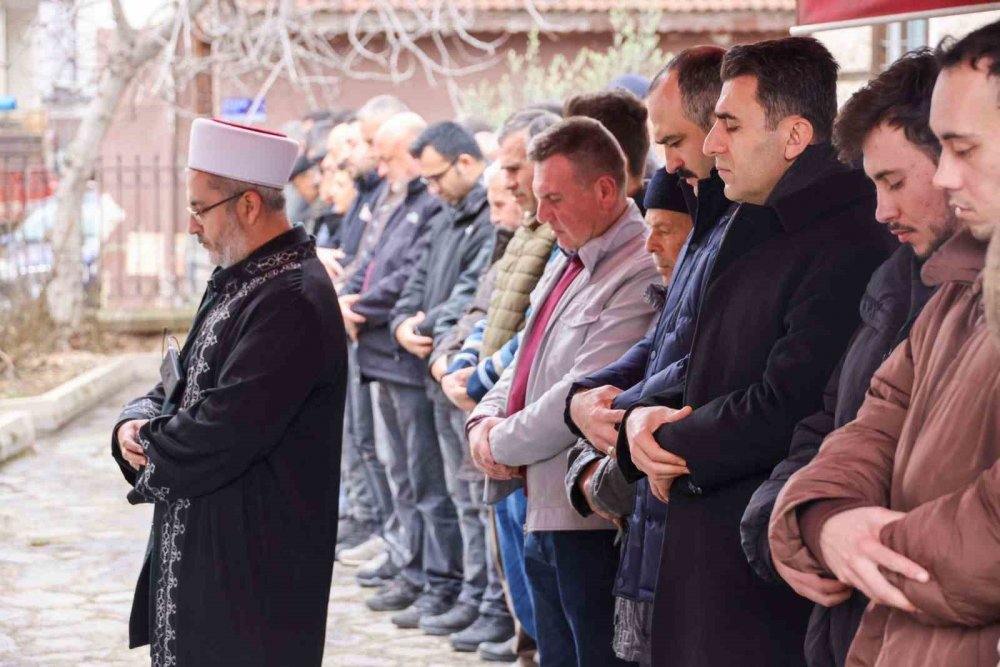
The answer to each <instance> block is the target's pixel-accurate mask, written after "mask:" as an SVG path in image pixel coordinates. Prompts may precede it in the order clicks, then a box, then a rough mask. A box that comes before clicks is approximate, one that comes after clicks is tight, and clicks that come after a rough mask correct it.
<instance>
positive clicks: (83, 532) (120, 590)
mask: <svg viewBox="0 0 1000 667" xmlns="http://www.w3.org/2000/svg"><path fill="white" fill-rule="evenodd" d="M144 389H145V387H144V386H141V385H140V386H133V387H130V388H129V389H127V390H126V391H124V392H122V393H121V394H120V395H118V396H115V397H113V398H112V399H111V400H109V401H107V402H106V404H105V405H103V406H102V407H100V408H98V409H95V410H93V411H91V412H89V413H88V414H85V415H83V416H82V417H80V418H78V419H77V420H75V421H74V422H72V423H71V424H69V425H68V426H67V427H65V428H64V429H63V430H62V431H60V432H59V433H57V434H55V435H54V436H52V437H48V438H45V439H42V440H40V441H39V442H38V443H37V444H36V447H35V451H34V452H33V453H30V454H27V455H25V456H22V457H20V458H18V459H16V460H13V461H8V462H7V463H6V464H0V666H3V667H15V666H17V667H19V666H21V665H45V667H109V666H117V665H135V666H138V665H145V664H149V657H148V653H147V652H146V650H145V649H136V650H135V651H129V650H128V648H127V622H128V614H129V610H130V608H131V599H132V587H133V585H134V584H135V577H136V575H137V574H138V572H139V566H140V565H141V555H142V553H143V550H144V548H145V544H146V536H147V535H148V531H149V521H150V515H151V514H152V512H151V508H150V507H148V506H142V507H132V506H130V505H129V504H128V503H126V502H125V491H126V489H127V487H126V486H125V483H124V481H123V480H122V478H121V474H120V473H119V472H118V469H117V466H115V465H114V463H113V462H112V460H111V458H110V456H109V446H110V445H109V429H110V428H111V426H112V425H113V423H114V419H115V417H116V415H117V413H118V409H119V407H120V406H121V405H122V404H123V403H124V402H125V401H126V400H127V399H128V398H131V397H133V396H135V395H137V394H139V393H141V392H142V391H144ZM351 575H352V572H351V570H350V569H348V568H343V567H341V566H340V565H337V566H336V567H335V568H334V581H333V590H332V591H331V594H330V615H329V626H328V629H327V637H326V641H327V644H326V653H325V655H326V657H325V659H324V661H323V664H324V666H333V665H338V666H339V665H343V666H345V667H368V666H371V667H376V666H383V665H384V666H386V667H395V666H400V667H402V666H403V665H405V666H406V667H430V666H432V665H433V666H434V667H438V666H440V667H451V666H456V665H482V664H484V663H481V662H480V661H479V660H478V659H476V658H475V657H474V656H473V655H469V654H465V655H462V654H458V653H455V652H453V651H452V650H451V649H450V647H449V646H448V645H447V643H446V642H445V640H444V639H441V638H435V637H428V636H425V635H423V634H421V633H420V632H418V631H415V630H410V631H401V630H398V629H396V628H395V627H394V626H393V625H392V624H391V623H390V622H389V619H388V615H382V614H376V613H374V612H370V611H368V609H367V608H366V607H365V606H364V603H363V601H364V597H365V594H366V593H364V592H363V591H362V589H360V588H359V587H357V586H356V585H355V584H354V582H353V579H352V578H351Z"/></svg>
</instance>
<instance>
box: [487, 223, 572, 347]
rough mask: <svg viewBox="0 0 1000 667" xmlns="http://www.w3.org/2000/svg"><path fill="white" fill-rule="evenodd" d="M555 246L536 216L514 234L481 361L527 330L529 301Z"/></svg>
mask: <svg viewBox="0 0 1000 667" xmlns="http://www.w3.org/2000/svg"><path fill="white" fill-rule="evenodd" d="M554 243H555V236H554V235H553V234H552V229H551V228H550V227H549V226H548V225H547V224H544V223H540V222H538V220H537V219H535V216H534V215H530V216H527V217H526V218H525V219H524V222H523V223H521V226H520V227H518V228H517V231H516V232H514V238H512V239H511V240H510V243H509V244H508V245H507V250H506V251H505V252H504V254H503V257H501V258H500V260H499V263H498V267H497V277H496V287H495V288H494V289H493V296H492V297H490V309H489V311H488V313H487V315H486V329H485V331H483V346H482V348H481V349H480V351H479V358H480V359H485V358H486V357H488V356H490V355H491V354H493V353H494V352H496V351H497V350H499V349H500V348H501V347H503V346H504V344H506V343H507V341H508V340H510V339H511V338H513V337H514V335H515V334H516V333H517V332H518V331H520V330H521V328H522V327H523V326H524V311H525V310H526V309H527V308H528V297H530V296H531V290H533V289H535V285H536V284H537V283H538V279H539V278H541V277H542V272H543V271H544V270H545V265H546V264H547V263H548V261H549V255H550V254H551V253H552V245H553V244H554Z"/></svg>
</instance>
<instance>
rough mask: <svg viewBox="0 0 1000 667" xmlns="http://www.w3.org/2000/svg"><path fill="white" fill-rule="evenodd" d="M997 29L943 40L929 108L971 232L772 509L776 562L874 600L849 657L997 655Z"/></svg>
mask: <svg viewBox="0 0 1000 667" xmlns="http://www.w3.org/2000/svg"><path fill="white" fill-rule="evenodd" d="M998 36H1000V26H998V25H997V24H994V25H992V26H987V27H986V28H983V29H981V30H979V31H976V32H974V33H972V34H971V35H969V36H968V37H966V38H965V39H963V40H961V41H960V42H958V43H957V44H954V45H952V46H948V47H946V48H945V49H944V50H943V51H942V52H941V54H940V55H941V65H942V72H941V74H940V75H939V77H938V80H937V83H936V84H935V88H934V94H933V98H932V103H931V113H930V125H931V128H932V129H933V130H934V133H935V135H937V137H938V139H939V140H940V141H941V144H942V155H941V159H940V161H939V164H938V173H937V176H936V177H935V183H937V184H939V185H943V186H945V187H946V188H947V189H948V190H949V196H950V198H951V202H952V204H953V205H954V207H955V209H956V213H958V215H959V217H960V218H961V219H962V220H963V221H964V222H966V224H967V227H968V229H963V230H962V231H960V232H959V233H957V234H955V236H953V237H952V238H951V239H950V240H949V241H947V242H946V243H945V244H944V245H942V246H941V248H940V249H939V250H938V251H937V252H935V253H934V255H933V256H932V257H931V258H930V259H929V260H927V262H926V263H925V264H924V267H923V269H922V271H921V276H922V278H923V280H924V282H925V283H927V284H930V285H938V286H939V287H938V290H937V293H936V294H935V295H934V297H933V298H932V299H931V300H930V302H928V304H927V306H926V307H925V308H924V310H923V312H922V313H921V315H920V317H919V318H918V319H917V321H916V323H915V324H914V325H913V329H912V330H911V332H910V336H909V338H908V339H907V340H906V341H904V342H903V343H902V344H901V345H900V346H899V347H897V348H896V350H895V351H894V352H893V353H892V354H891V355H890V357H889V358H888V360H887V361H886V362H885V363H884V364H882V366H881V367H880V368H879V369H878V370H877V371H876V372H875V375H874V377H873V378H872V383H871V387H870V388H869V390H868V394H867V395H866V397H865V400H864V403H863V404H862V406H861V409H860V410H859V411H858V416H857V418H856V419H855V420H854V421H852V422H850V423H849V424H847V425H846V426H844V427H843V428H841V429H839V430H837V431H835V432H834V433H832V434H831V435H830V436H829V437H828V438H827V439H826V441H825V442H824V443H823V448H822V449H821V450H820V452H819V454H818V455H817V456H816V458H815V459H814V460H813V461H812V463H810V464H809V465H808V466H806V467H805V468H803V469H802V470H800V471H799V472H798V473H796V475H795V476H794V477H793V478H792V479H791V480H790V481H789V482H788V484H787V485H786V486H785V488H784V490H783V491H782V492H781V495H779V496H778V500H777V503H776V505H775V509H774V514H773V516H772V519H771V525H770V540H771V552H772V556H773V558H774V560H775V562H780V563H781V564H782V565H784V566H786V567H788V568H790V569H791V570H794V571H796V572H799V573H807V574H827V575H829V574H832V575H834V576H835V577H837V579H838V580H839V581H840V582H841V583H844V584H846V585H848V586H850V587H851V588H855V589H857V590H859V591H861V592H862V593H864V594H865V595H866V596H867V597H869V598H871V600H872V604H870V605H868V607H867V608H866V609H865V611H864V614H863V615H862V618H861V625H860V628H859V630H858V634H857V636H856V637H855V639H854V642H853V643H852V644H851V648H850V652H849V653H848V656H847V660H848V663H849V664H886V665H912V666H914V667H925V666H926V667H930V666H931V665H969V666H970V667H993V665H994V664H995V663H996V661H997V642H998V640H1000V616H998V614H997V610H998V609H1000V585H998V582H1000V559H998V558H997V554H998V553H1000V540H998V538H997V535H998V521H997V515H998V510H1000V500H998V499H1000V462H998V460H1000V421H998V420H997V414H998V409H1000V347H998V346H997V345H995V344H994V342H993V341H992V340H991V338H990V335H989V333H988V331H987V325H986V322H985V319H984V317H983V315H982V313H983V309H984V304H983V290H982V280H983V278H982V269H983V266H984V261H985V250H986V248H985V241H984V240H982V239H980V238H978V237H984V238H985V237H987V236H988V235H989V234H991V233H992V229H991V224H992V223H991V221H990V218H989V217H985V216H984V214H986V215H987V216H988V215H989V213H990V212H991V211H996V210H997V206H996V203H995V202H996V200H997V196H996V194H995V190H994V191H993V194H992V195H990V194H988V193H989V192H990V190H989V188H990V184H989V182H988V180H989V178H988V175H989V173H990V170H991V163H990V158H991V157H992V156H991V155H990V154H989V149H987V151H986V154H985V155H984V154H978V155H977V149H982V148H984V147H985V146H986V144H987V143H988V142H986V141H984V139H985V137H986V136H988V135H989V134H991V132H992V134H993V135H994V136H995V130H993V129H992V128H991V127H990V124H989V121H990V118H989V115H988V114H989V113H992V114H994V115H995V114H996V113H997V109H996V105H997V103H998V99H1000V83H998V82H1000V78H998V77H997V74H998V70H997V62H998V58H1000V39H997V37H998ZM977 83H978V84H980V85H984V86H986V89H985V90H982V89H976V88H975V84H977ZM957 84H965V85H957ZM967 99H972V100H975V101H977V102H978V104H976V103H973V104H971V105H970V104H967V103H966V100H967ZM970 111H971V114H970ZM983 112H985V113H983ZM977 119H978V120H981V121H985V123H986V124H985V125H980V124H978V123H976V122H974V121H975V120H977ZM970 121H972V122H970ZM995 127H996V125H995V124H994V125H993V128H995ZM984 131H985V135H984ZM993 155H995V151H994V153H993ZM984 158H985V159H984ZM994 164H995V163H994ZM970 167H972V168H970ZM993 173H994V174H995V173H996V172H995V171H994V172H993ZM984 176H985V177H986V178H984ZM994 185H995V184H994Z"/></svg>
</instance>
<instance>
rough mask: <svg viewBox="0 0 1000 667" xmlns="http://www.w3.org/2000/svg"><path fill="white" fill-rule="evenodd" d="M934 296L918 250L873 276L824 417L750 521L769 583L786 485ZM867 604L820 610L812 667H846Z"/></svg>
mask: <svg viewBox="0 0 1000 667" xmlns="http://www.w3.org/2000/svg"><path fill="white" fill-rule="evenodd" d="M934 292H935V288H932V287H927V286H926V285H924V284H923V283H922V282H920V263H919V262H918V261H917V258H916V256H915V255H914V254H913V250H912V249H911V248H910V246H903V247H901V248H899V249H897V250H896V252H895V253H893V255H892V256H891V257H890V258H889V259H888V260H887V261H886V262H885V263H884V264H883V265H882V266H880V267H879V268H878V270H877V271H876V272H875V273H874V274H873V275H872V279H871V280H870V281H869V283H868V287H867V289H866V290H865V295H864V297H863V298H862V299H861V308H860V313H861V326H860V327H858V330H857V332H856V333H855V334H854V338H853V339H852V341H851V345H850V346H849V347H848V348H847V352H845V353H844V357H843V358H842V359H841V360H840V364H839V366H838V367H837V370H836V371H835V372H834V374H833V376H832V377H831V378H830V381H829V382H828V383H827V386H826V392H825V394H824V396H823V409H822V410H820V411H819V412H816V413H815V414H813V415H810V416H809V417H807V418H806V419H803V420H802V421H800V422H799V423H798V425H797V426H796V427H795V434H794V435H793V436H792V446H791V450H790V451H789V454H788V458H786V459H785V460H784V461H782V462H781V463H779V464H778V465H777V467H775V469H774V471H773V472H772V473H771V477H770V478H769V479H768V480H767V481H766V482H764V483H763V484H762V485H761V486H760V488H759V489H757V491H756V492H755V493H754V494H753V497H752V498H751V499H750V504H749V505H748V506H747V509H746V512H744V514H743V520H742V522H741V524H740V532H741V535H742V538H743V551H744V552H746V555H747V559H748V560H749V562H750V565H751V566H752V567H753V568H754V571H756V572H757V574H758V575H760V577H761V578H763V579H765V580H767V581H780V578H779V577H778V574H777V572H775V570H774V564H773V562H772V561H771V550H770V547H769V545H768V540H767V526H768V523H769V522H770V520H771V511H772V510H773V509H774V502H775V500H776V499H777V497H778V494H779V493H780V492H781V489H782V487H784V485H785V482H787V481H788V478H789V477H791V476H792V475H793V474H794V473H795V472H796V471H798V470H799V469H800V468H803V467H805V466H806V465H807V464H808V463H809V462H810V461H812V459H813V457H815V456H816V453H817V452H818V451H819V448H820V445H822V444H823V439H824V438H825V437H826V436H827V435H828V434H829V433H831V432H832V431H834V430H835V429H838V428H840V427H841V426H843V425H845V424H847V423H848V422H850V421H852V420H853V419H854V418H855V417H856V416H857V414H858V410H859V409H860V407H861V404H862V402H864V399H865V394H866V393H867V392H868V387H869V385H870V384H871V379H872V375H874V374H875V371H876V370H877V369H878V367H879V366H881V365H882V362H883V361H885V360H886V359H887V358H888V357H889V354H891V353H892V351H893V350H894V349H895V348H896V346H897V345H899V343H901V342H902V341H903V340H905V339H906V338H907V337H908V336H909V335H910V327H911V326H912V325H913V322H914V320H916V319H917V316H918V315H919V314H920V311H921V310H923V308H924V306H925V305H926V304H927V301H928V300H929V299H930V298H931V296H932V295H933V294H934ZM867 604H868V599H867V598H866V597H865V596H864V595H862V594H861V593H859V592H858V591H855V592H854V594H853V595H852V596H851V598H850V599H848V600H847V601H846V602H844V603H842V604H839V605H837V606H836V607H832V608H827V607H822V606H819V605H817V606H816V607H815V608H814V609H813V613H812V616H811V617H810V619H809V629H808V630H807V632H806V642H805V646H806V660H807V662H808V664H809V666H810V667H835V666H836V667H843V665H844V663H845V661H846V659H847V651H848V649H850V647H851V641H853V639H854V635H855V634H856V633H857V630H858V625H859V624H860V622H861V614H862V613H863V612H864V610H865V606H866V605H867Z"/></svg>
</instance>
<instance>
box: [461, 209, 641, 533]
mask: <svg viewBox="0 0 1000 667" xmlns="http://www.w3.org/2000/svg"><path fill="white" fill-rule="evenodd" d="M644 243H645V226H644V224H643V220H642V215H641V214H640V213H639V209H638V208H637V207H636V205H635V204H634V203H633V202H631V201H629V204H628V208H627V209H626V210H625V212H624V213H623V214H622V216H621V217H620V218H619V219H618V221H617V222H615V224H614V225H613V226H612V227H611V228H610V229H609V230H608V231H607V232H605V233H604V235H603V236H601V237H599V238H596V239H594V240H592V241H590V242H589V243H587V244H586V245H584V246H583V247H582V248H581V249H580V251H579V255H580V259H581V260H582V261H583V266H584V268H583V270H582V271H581V272H580V275H578V276H577V277H576V279H575V280H574V281H573V283H572V284H571V285H570V286H569V289H568V290H566V292H565V294H563V297H562V299H560V301H559V304H558V306H557V307H556V310H555V312H553V314H552V317H551V319H550V320H549V323H548V327H547V328H546V330H545V332H544V335H543V338H542V341H541V344H540V346H539V348H538V352H537V354H536V355H535V358H534V361H533V363H532V366H531V374H530V376H529V379H528V387H527V395H526V405H525V408H524V410H522V411H520V412H518V413H517V414H516V415H514V416H513V417H511V418H509V419H505V420H504V421H503V422H502V423H500V424H498V425H497V426H496V427H494V429H493V430H492V431H491V433H490V445H491V447H492V451H493V457H494V459H495V460H496V461H497V462H498V463H503V464H506V465H509V466H527V473H526V486H527V495H528V517H527V530H531V531H548V530H595V529H613V528H615V526H614V525H613V524H611V523H610V522H607V521H605V520H604V519H601V518H600V517H597V516H590V517H587V518H584V517H581V516H580V515H579V514H578V513H577V512H576V511H575V510H574V509H573V507H572V506H571V505H570V503H569V500H567V498H566V491H565V488H564V486H563V479H564V478H565V476H566V467H567V459H566V456H567V453H568V451H569V449H570V447H572V446H573V443H574V442H576V436H574V435H573V434H572V433H571V432H570V430H569V428H568V427H567V426H566V424H565V423H564V421H563V410H564V408H565V405H566V394H567V393H568V392H569V388H570V386H571V385H572V384H573V382H575V381H576V380H578V379H579V378H581V377H583V376H585V375H587V374H589V373H592V372H594V371H596V370H599V369H601V368H604V367H605V366H607V365H608V364H610V363H611V362H613V361H616V360H617V359H618V358H619V357H620V356H621V355H622V354H624V352H625V351H626V350H627V349H628V348H629V347H631V346H632V345H633V344H634V343H635V342H636V341H637V340H639V339H640V338H641V337H642V335H643V334H644V333H645V332H646V330H647V329H648V327H649V324H650V322H651V321H652V318H653V315H654V311H653V308H652V307H651V306H650V305H649V304H647V303H646V301H645V300H644V299H643V294H644V293H645V291H646V286H647V285H649V284H650V283H652V282H655V281H656V280H657V273H656V267H655V266H654V264H653V261H652V259H651V258H650V257H649V255H648V254H647V253H646V250H645V248H644ZM566 262H567V259H566V258H565V257H560V258H558V259H556V260H554V261H553V262H552V263H551V264H550V265H549V267H548V268H547V269H546V271H545V273H544V274H543V276H542V279H541V280H540V281H539V283H538V286H537V287H536V288H535V290H534V291H533V292H532V294H531V306H532V312H533V313H537V312H538V310H539V305H540V304H541V302H542V301H543V300H544V299H545V297H547V296H548V293H549V291H550V290H551V289H552V288H553V287H554V286H555V284H556V283H557V282H558V281H559V278H560V276H561V275H562V271H563V268H564V267H565V266H566ZM533 321H534V316H532V317H531V318H529V320H528V323H527V325H526V329H525V331H526V335H527V332H530V328H531V326H532V324H533ZM521 349H523V347H522V348H521ZM519 361H520V349H519V351H518V354H517V355H516V356H515V357H514V361H513V362H512V363H511V365H510V366H508V367H507V369H506V370H505V371H504V374H503V375H502V376H501V377H500V380H499V381H498V382H497V384H496V385H495V386H494V387H493V389H491V390H490V391H489V393H487V394H486V396H485V397H484V398H483V400H482V402H480V403H479V405H478V406H476V409H475V410H473V412H472V415H471V417H470V424H471V423H472V422H473V421H478V420H479V419H481V418H483V417H493V416H496V417H506V409H507V394H508V392H509V389H510V385H511V381H512V380H513V378H514V373H515V372H516V370H517V365H518V363H519ZM491 486H496V482H495V481H493V480H487V487H491ZM501 486H503V485H502V484H501ZM496 491H497V490H496V489H495V488H487V493H486V496H487V499H488V500H496V499H497V497H498V496H499V495H500V494H498V493H497V492H496Z"/></svg>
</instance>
